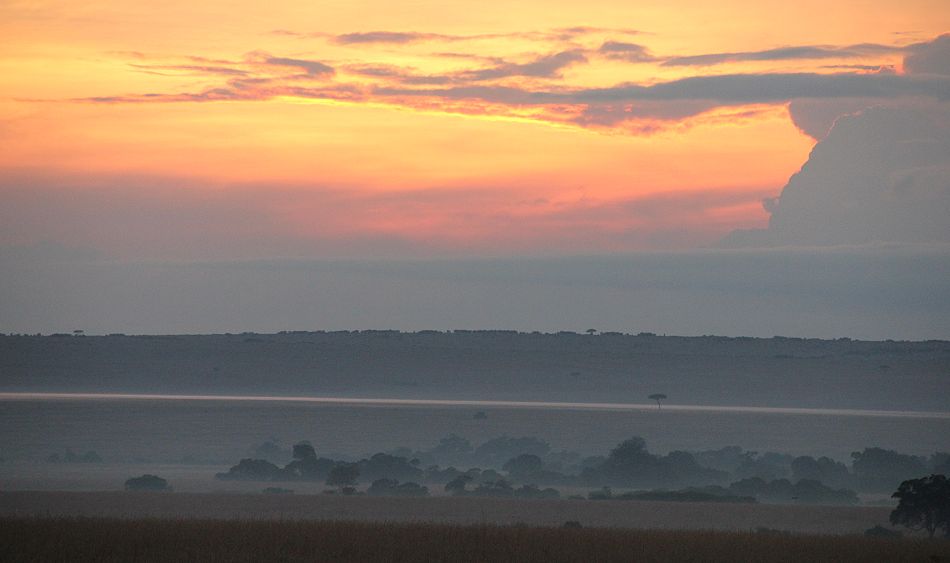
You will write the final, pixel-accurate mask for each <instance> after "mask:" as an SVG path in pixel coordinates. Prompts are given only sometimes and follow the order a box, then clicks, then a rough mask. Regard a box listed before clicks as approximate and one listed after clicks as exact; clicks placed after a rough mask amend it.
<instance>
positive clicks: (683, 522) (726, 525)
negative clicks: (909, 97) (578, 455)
mask: <svg viewBox="0 0 950 563" xmlns="http://www.w3.org/2000/svg"><path fill="white" fill-rule="evenodd" d="M890 511H891V508H890V507H883V506H807V505H798V506H792V505H774V504H773V505H769V504H721V503H696V502H657V501H590V500H568V499H564V500H524V499H505V498H478V497H424V498H393V497H371V496H340V495H262V494H222V493H127V492H118V491H114V492H65V491H5V492H0V516H4V517H11V516H58V517H114V518H164V519H177V518H194V519H207V520H215V519H238V520H248V519H251V520H263V519H268V520H322V521H324V520H347V521H364V522H367V521H368V522H381V521H386V522H402V523H419V522H440V523H444V524H458V525H473V524H495V525H502V526H510V525H517V524H527V525H529V526H548V527H557V526H560V525H561V524H563V523H564V522H566V521H569V520H574V521H577V522H580V523H581V524H582V525H584V526H585V527H594V528H639V529H644V528H651V529H667V530H670V529H672V530H681V529H691V530H721V531H737V530H754V529H757V528H770V529H775V530H783V531H789V532H796V533H804V534H861V533H863V532H864V531H865V530H867V529H868V528H871V527H873V526H875V525H879V524H884V525H886V524H887V518H888V514H890Z"/></svg>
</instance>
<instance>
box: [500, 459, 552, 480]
mask: <svg viewBox="0 0 950 563" xmlns="http://www.w3.org/2000/svg"><path fill="white" fill-rule="evenodd" d="M542 467H543V464H542V462H541V458H540V457H538V456H536V455H534V454H521V455H519V456H517V457H513V458H511V459H509V460H508V461H507V462H505V465H503V466H502V469H504V470H505V471H507V472H508V474H509V475H511V477H512V478H513V479H516V480H519V481H520V480H522V479H530V478H531V477H532V476H534V475H536V474H537V473H538V472H539V471H541V469H542Z"/></svg>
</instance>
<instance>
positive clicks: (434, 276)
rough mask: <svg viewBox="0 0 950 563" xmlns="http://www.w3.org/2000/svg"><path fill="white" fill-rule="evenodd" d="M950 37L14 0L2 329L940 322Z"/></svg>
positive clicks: (374, 8) (319, 7) (597, 10)
mask: <svg viewBox="0 0 950 563" xmlns="http://www.w3.org/2000/svg"><path fill="white" fill-rule="evenodd" d="M948 32H950V8H948V7H947V5H946V2H945V1H944V0H908V1H903V2H893V1H867V0H864V1H844V2H833V3H828V2H826V1H822V2H818V1H813V0H803V1H799V2H794V3H789V2H785V1H773V0H763V1H758V2H734V1H733V2H729V1H724V2H717V3H709V2H705V1H698V0H697V1H679V2H669V1H667V2H619V1H618V2H613V1H594V2H584V3H580V2H567V1H560V0H549V1H544V2H536V1H528V2H518V3H516V4H512V3H510V2H496V1H482V2H477V3H475V2H458V1H444V0H443V1H440V2H434V1H431V2H430V1H425V0H423V1H414V2H404V3H399V4H396V5H394V4H392V3H383V2H378V1H368V0H366V1H350V2H290V1H283V0H276V1H272V2H268V3H264V4H261V3H257V2H248V3H242V2H217V1H207V2H181V1H177V0H171V1H168V2H162V3H140V2H128V1H122V2H119V1H110V0H104V1H97V2H84V3H75V2H43V1H19V0H4V1H0V35H2V36H3V37H4V40H3V41H2V42H0V268H2V270H0V273H2V274H3V275H4V276H3V277H4V278H5V279H6V280H7V281H6V282H4V283H3V284H2V285H0V331H8V332H19V331H25V332H34V331H55V330H65V329H66V328H68V327H71V326H74V325H75V326H80V325H81V326H85V327H89V328H90V329H91V330H99V331H102V332H112V331H142V332H179V331H224V330H238V329H242V328H243V329H248V330H257V329H259V330H270V329H280V328H293V329H299V328H390V327H393V328H406V329H412V328H453V327H454V328H511V327H514V328H523V329H532V328H537V329H551V330H555V329H569V328H577V329H582V327H571V326H567V325H570V324H571V323H573V322H579V320H580V319H584V320H585V321H586V320H588V319H589V320H590V321H591V322H592V323H593V322H594V321H596V320H598V319H605V318H611V320H610V322H609V323H607V325H609V328H613V329H618V330H634V331H636V330H637V329H641V330H652V329H654V328H656V327H661V328H662V329H663V330H664V331H666V330H668V331H670V332H674V333H680V334H702V333H706V332H708V333H714V334H723V333H729V334H752V335H771V334H782V333H792V334H795V335H816V336H832V335H839V336H852V335H853V336H864V337H875V338H887V337H898V338H902V337H906V338H950V326H948V324H947V323H946V321H944V320H942V319H943V318H945V316H942V315H943V313H944V312H945V311H944V310H945V309H946V308H947V306H943V305H941V303H943V302H944V301H945V300H947V301H950V299H945V298H950V293H947V286H948V284H947V282H945V281H943V280H942V279H937V278H934V277H933V276H934V275H935V273H936V275H938V276H939V275H941V274H942V273H943V272H944V271H945V270H946V269H947V264H948V259H947V257H948V256H950V252H948V251H947V246H948V244H950V223H948V220H947V217H948V216H950V215H948V214H950V62H948V61H950V34H948ZM789 256H794V257H796V258H794V259H792V260H791V263H796V264H799V267H801V268H804V269H805V270H807V275H805V277H804V278H801V275H802V272H796V273H795V274H794V275H792V276H791V277H789V278H783V279H788V280H791V281H788V283H786V284H779V285H781V286H782V287H781V288H776V287H775V285H776V279H775V278H774V276H773V273H774V272H773V273H768V274H763V273H761V272H760V265H762V264H766V265H769V268H772V269H773V270H774V268H778V269H783V268H789V266H788V264H789V258H788V257H789ZM829 256H834V257H838V259H829V258H828V257H829ZM591 260H593V261H594V263H592V262H590V261H591ZM618 261H619V264H623V267H618V266H617V264H618ZM801 261H805V262H806V263H804V264H803V263H801ZM726 264H729V265H730V266H729V267H728V268H726V267H724V265H726ZM882 264H886V266H881V265H882ZM909 264H911V265H912V266H911V265H909ZM842 265H846V266H847V267H845V266H842ZM878 267H883V268H884V271H885V272H887V273H888V275H891V276H893V277H891V278H887V277H885V278H884V279H880V278H878V279H874V280H869V279H868V277H867V273H868V269H869V268H870V269H872V270H873V269H874V268H878ZM576 268H586V269H588V270H592V271H593V272H594V273H595V274H596V275H594V276H593V277H591V276H590V275H582V276H578V275H577V272H576V271H575V269H576ZM730 268H731V269H730ZM907 268H911V269H910V270H907ZM222 269H223V270H226V271H227V272H228V274H227V275H224V274H222ZM486 269H487V270H489V271H496V272H507V273H506V274H505V275H503V276H501V275H500V276H495V277H492V278H491V279H490V280H487V281H486V280H485V279H484V278H483V277H480V275H479V272H482V271H484V270H486ZM446 270H449V271H451V272H452V275H451V276H448V275H446V274H445V271H446ZM316 272H320V274H319V275H318V273H316ZM710 272H713V274H710ZM715 272H720V273H719V274H715ZM770 272H772V270H770ZM410 273H411V275H410ZM542 274H543V275H542ZM261 275H263V276H264V278H260V276H261ZM422 275H425V276H428V277H426V278H425V279H426V283H427V284H430V285H431V287H428V289H427V291H426V292H425V296H423V295H417V294H416V292H417V291H418V290H419V288H420V287H422V286H423V285H425V284H422V283H421V282H419V279H418V276H422ZM598 275H599V276H600V277H597V276H598ZM222 276H223V277H222ZM321 276H330V278H332V281H328V282H327V283H326V284H321V283H317V282H316V280H322V279H324V278H323V277H321ZM353 276H356V278H354V277H353ZM506 276H507V277H506ZM681 276H691V278H692V279H691V280H690V282H689V283H684V282H683V280H682V279H681ZM710 276H712V277H710ZM726 277H728V278H730V280H729V281H727V280H725V278H726ZM759 278H761V279H759ZM799 278H801V279H799ZM805 278H807V279H805ZM328 279H329V278H328ZM354 279H356V280H358V281H353V280H354ZM524 279H531V280H533V282H531V284H530V285H528V286H523V287H522V286H521V285H518V284H524V283H525V282H524V281H523V280H524ZM565 279H569V280H572V281H570V283H568V282H565V281H564V280H565ZM478 280H481V281H478ZM756 280H758V281H756ZM796 280H797V281H796ZM799 282H800V284H799V285H796V284H797V283H799ZM472 283H480V284H482V285H478V287H477V288H472V291H473V293H471V294H469V293H467V292H466V291H465V290H464V289H463V288H462V285H464V284H472ZM261 284H264V285H261ZM361 284H362V285H361ZM644 284H646V286H649V287H651V288H653V289H655V290H656V291H660V292H665V293H664V295H667V297H666V298H663V299H659V300H658V298H657V296H656V295H652V294H649V293H650V292H640V291H639V290H638V291H637V292H632V290H631V289H630V288H631V287H638V288H641V289H642V288H643V287H645V285H644ZM875 284H876V285H875ZM902 284H903V285H902ZM265 286H266V287H265ZM687 286H688V287H687ZM791 286H794V288H792V289H790V287H791ZM865 286H868V289H867V290H866V291H865V290H864V289H863V288H864V287H865ZM871 286H873V287H871ZM105 287H109V288H111V289H110V290H109V292H108V294H104V293H103V291H104V290H103V288H105ZM275 287H282V288H283V289H282V290H281V291H279V292H275V291H274V288H275ZM360 288H362V289H360ZM598 288H599V289H598ZM604 288H610V289H609V290H607V289H604ZM829 288H835V289H829ZM651 291H652V290H651ZM835 291H837V292H839V293H841V295H842V296H843V297H842V298H830V299H828V298H827V297H826V296H825V297H820V296H819V294H820V295H825V294H827V293H828V292H832V293H834V292H835ZM44 292H45V293H44ZM519 292H523V293H524V295H523V296H522V297H523V298H524V299H527V300H528V301H531V300H532V299H534V300H536V301H537V304H536V306H533V307H528V308H526V309H524V310H519V309H518V308H517V307H512V306H511V305H510V303H509V305H502V304H501V303H502V302H504V301H505V299H496V298H497V297H499V296H504V295H507V296H508V297H510V298H511V300H512V301H513V302H520V301H519V300H523V299H522V298H518V299H515V298H514V297H513V296H514V295H522V294H521V293H519ZM710 292H712V293H710ZM723 292H726V293H723ZM881 292H883V293H881ZM908 292H913V295H911V296H910V297H908V295H907V293H908ZM845 294H847V295H845ZM209 295H222V296H227V297H222V300H221V302H218V301H217V300H216V299H214V298H210V297H209ZM835 295H837V294H835ZM862 295H863V296H864V297H865V298H866V299H867V300H866V301H862V300H860V299H858V297H860V296H862ZM121 296H125V297H124V298H123V299H125V301H123V299H120V298H119V297H121ZM585 296H586V297H585ZM856 296H857V297H856ZM113 298H114V299H113ZM591 299H593V301H590V300H591ZM856 299H857V300H856ZM667 300H668V301H667ZM882 300H883V301H886V302H887V303H883V304H882ZM908 300H909V301H910V302H911V303H912V304H907V302H908ZM185 303H191V305H185ZM196 303H198V304H205V305H206V307H201V306H197V307H196V306H195V304H196ZM215 303H217V304H216V305H215ZM341 303H348V304H350V306H348V307H345V308H340V304H341ZM662 303H672V304H687V303H688V304H690V305H689V306H688V308H687V310H683V309H681V307H686V305H681V306H661V305H660V304H662ZM756 303H758V304H759V305H756ZM763 303H769V305H768V306H762V305H763ZM829 303H830V304H832V305H834V306H835V307H845V309H841V310H837V309H834V307H832V308H829ZM895 303H903V304H904V305H906V306H898V305H895ZM93 304H95V305H93ZM588 305H589V306H588ZM338 308H339V310H337V309H338ZM330 310H332V311H335V312H333V314H330V313H328V311H330ZM740 310H741V311H743V313H742V315H744V316H740V315H738V314H733V313H734V312H737V311H740ZM160 311H161V312H162V313H161V314H158V313H159V312H160ZM895 311H896V312H895ZM895 315H897V316H899V315H904V317H902V318H901V320H900V322H899V323H896V325H891V326H889V325H888V321H889V320H894V319H895ZM631 318H638V319H639V320H636V321H634V320H631ZM727 319H732V320H727ZM602 324H603V323H602ZM238 325H241V326H238ZM607 325H605V327H607ZM583 328H587V327H583Z"/></svg>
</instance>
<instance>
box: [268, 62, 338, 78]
mask: <svg viewBox="0 0 950 563" xmlns="http://www.w3.org/2000/svg"><path fill="white" fill-rule="evenodd" d="M263 62H264V63H265V64H269V65H276V66H289V67H295V68H299V69H302V70H303V71H304V72H306V73H307V74H308V75H310V76H330V75H332V74H333V73H334V72H335V71H334V69H333V67H331V66H329V65H326V64H323V63H321V62H318V61H308V60H304V59H291V58H288V57H267V58H265V59H264V61H263Z"/></svg>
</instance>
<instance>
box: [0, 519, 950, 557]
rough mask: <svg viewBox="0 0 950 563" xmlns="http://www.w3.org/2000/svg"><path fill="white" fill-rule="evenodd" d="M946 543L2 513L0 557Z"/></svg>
mask: <svg viewBox="0 0 950 563" xmlns="http://www.w3.org/2000/svg"><path fill="white" fill-rule="evenodd" d="M948 559H950V542H948V541H940V540H930V541H927V540H922V539H902V540H886V539H873V538H865V537H862V536H808V535H792V534H776V533H755V532H721V531H719V532H717V531H674V530H621V529H614V528H586V529H560V528H551V527H548V528H544V527H527V526H513V527H501V526H492V525H474V526H460V525H451V524H423V523H415V524H410V523H402V524H397V523H372V522H344V521H333V522H327V521H302V520H296V521H286V520H284V521H281V520H188V519H138V520H128V519H108V518H42V517H22V518H0V560H2V561H9V562H21V561H22V562H27V561H29V562H48V563H55V562H59V561H79V562H82V561H96V562H104V563H108V562H123V563H125V562H138V561H148V562H163V561H176V562H188V561H202V562H204V561H212V562H213V561H234V562H243V561H248V562H250V561H286V562H290V561H386V562H394V563H395V562H401V561H445V562H481V561H486V562H487V561H493V562H494V561H518V562H526V563H530V562H556V561H578V562H581V561H584V562H587V561H598V562H610V561H639V562H653V561H697V562H700V561H702V562H717V561H723V562H725V561H730V562H733V561H761V562H773V561H775V562H796V563H797V562H802V561H836V562H848V561H862V562H865V561H927V562H930V561H941V560H943V561H946V560H948Z"/></svg>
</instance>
